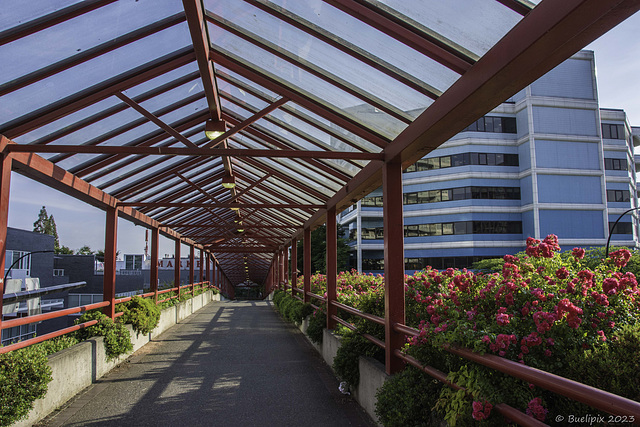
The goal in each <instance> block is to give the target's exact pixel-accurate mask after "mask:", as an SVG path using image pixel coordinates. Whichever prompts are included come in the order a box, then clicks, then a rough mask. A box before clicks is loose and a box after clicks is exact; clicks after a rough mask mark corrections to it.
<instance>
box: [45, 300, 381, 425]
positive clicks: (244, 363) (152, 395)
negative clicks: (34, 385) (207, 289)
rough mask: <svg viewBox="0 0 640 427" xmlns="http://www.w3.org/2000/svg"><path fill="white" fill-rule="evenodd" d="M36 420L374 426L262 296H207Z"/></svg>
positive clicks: (83, 423)
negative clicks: (198, 307)
mask: <svg viewBox="0 0 640 427" xmlns="http://www.w3.org/2000/svg"><path fill="white" fill-rule="evenodd" d="M39 425H43V426H62V425H64V426H180V427H187V426H234V427H236V426H296V427H300V426H322V427H325V426H331V427H333V426H363V427H364V426H372V425H374V424H373V422H372V421H371V419H370V418H369V417H368V416H367V415H366V414H365V413H364V411H362V409H361V408H360V407H359V406H358V405H357V403H355V401H353V400H352V399H351V398H349V397H345V396H343V395H341V394H340V392H339V391H338V382H337V380H336V379H335V377H334V376H333V375H332V373H331V371H330V369H329V367H328V366H327V365H326V364H325V363H324V362H323V361H322V359H321V358H320V356H319V355H318V354H317V353H316V351H315V350H314V349H313V348H312V347H311V345H310V344H309V343H308V342H307V341H306V339H305V338H304V336H303V335H302V334H301V333H300V331H298V330H297V329H296V328H294V327H293V326H291V325H288V324H286V323H284V322H283V321H282V320H281V319H280V318H279V317H278V315H277V314H276V313H275V311H274V310H273V308H272V307H271V303H269V302H263V301H246V302H243V301H228V302H213V303H211V304H209V305H207V306H206V307H204V308H203V309H201V310H200V311H198V312H197V313H195V314H194V315H192V316H191V317H189V318H188V319H186V320H185V321H184V323H180V324H178V325H176V326H174V327H172V328H171V329H169V330H168V331H167V332H165V333H164V334H163V335H161V336H160V337H158V339H157V340H156V341H153V342H151V343H149V344H148V345H147V346H145V347H144V348H142V349H141V350H140V351H138V352H137V353H136V354H134V355H133V356H132V357H131V358H130V359H129V361H128V362H127V363H124V364H122V365H121V366H120V367H118V368H116V369H115V370H113V371H112V372H111V373H109V374H108V375H107V376H105V377H103V378H102V379H101V380H100V381H98V382H97V383H95V384H94V385H92V386H91V387H89V388H87V389H86V390H85V391H84V392H83V393H80V394H79V395H78V396H77V397H76V398H75V399H74V400H73V401H71V402H70V403H69V404H67V405H66V406H65V407H64V408H63V409H62V410H61V411H59V412H57V413H56V414H54V415H52V416H50V417H48V418H47V419H45V420H44V421H43V422H42V423H41V424H39Z"/></svg>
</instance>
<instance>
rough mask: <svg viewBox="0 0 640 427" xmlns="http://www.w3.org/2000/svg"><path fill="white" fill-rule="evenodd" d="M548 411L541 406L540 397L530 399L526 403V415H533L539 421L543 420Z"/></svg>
mask: <svg viewBox="0 0 640 427" xmlns="http://www.w3.org/2000/svg"><path fill="white" fill-rule="evenodd" d="M548 412H549V411H548V410H546V409H545V408H544V407H543V406H542V399H541V398H539V397H536V398H534V399H531V400H530V401H529V404H528V405H527V415H529V416H530V417H535V418H536V419H538V420H540V421H544V419H545V418H546V416H547V413H548Z"/></svg>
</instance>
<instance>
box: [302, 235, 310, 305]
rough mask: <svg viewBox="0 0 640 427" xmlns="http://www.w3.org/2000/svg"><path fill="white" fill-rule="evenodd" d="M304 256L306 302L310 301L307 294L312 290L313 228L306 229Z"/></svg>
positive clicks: (303, 270) (303, 269)
mask: <svg viewBox="0 0 640 427" xmlns="http://www.w3.org/2000/svg"><path fill="white" fill-rule="evenodd" d="M302 245H303V246H304V247H303V248H302V256H303V257H304V260H303V264H302V272H303V274H304V302H310V301H311V298H310V297H309V295H307V294H308V293H309V292H311V229H310V228H305V229H304V240H303V242H302Z"/></svg>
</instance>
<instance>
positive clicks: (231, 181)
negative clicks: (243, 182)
mask: <svg viewBox="0 0 640 427" xmlns="http://www.w3.org/2000/svg"><path fill="white" fill-rule="evenodd" d="M222 186H223V187H224V188H233V187H235V186H236V177H235V176H233V175H231V174H230V173H227V174H226V175H225V176H224V177H222Z"/></svg>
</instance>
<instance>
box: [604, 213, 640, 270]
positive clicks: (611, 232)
mask: <svg viewBox="0 0 640 427" xmlns="http://www.w3.org/2000/svg"><path fill="white" fill-rule="evenodd" d="M638 209H640V206H639V207H637V208H631V209H627V210H626V211H624V212H623V213H622V214H621V215H620V216H619V217H618V219H616V222H614V223H613V227H611V229H610V230H609V237H608V238H607V249H606V251H605V255H604V257H605V258H609V242H611V235H612V234H613V230H614V229H615V228H616V225H618V221H620V220H621V219H622V217H623V216H625V215H626V214H628V213H629V212H631V211H637V210H638Z"/></svg>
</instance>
